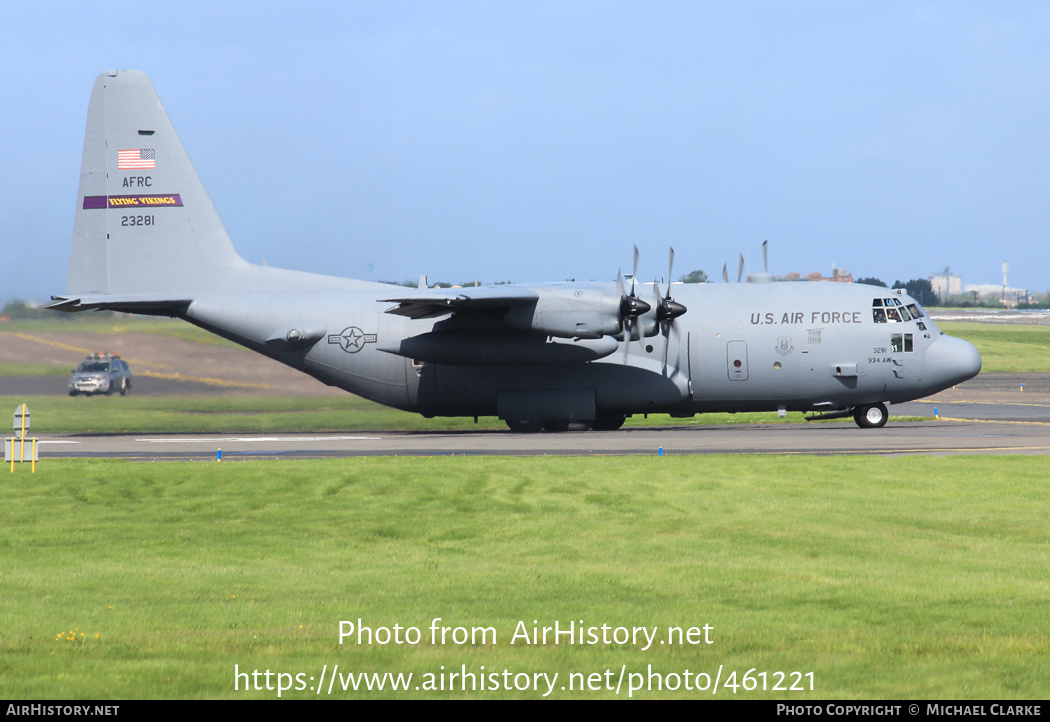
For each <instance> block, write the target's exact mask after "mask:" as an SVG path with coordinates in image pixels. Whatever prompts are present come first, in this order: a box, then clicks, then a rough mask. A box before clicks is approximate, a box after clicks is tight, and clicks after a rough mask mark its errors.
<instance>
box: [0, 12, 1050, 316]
mask: <svg viewBox="0 0 1050 722" xmlns="http://www.w3.org/2000/svg"><path fill="white" fill-rule="evenodd" d="M1048 39H1050V3H1046V2H1003V1H998V2H982V3H976V2H957V1H952V2H919V1H915V0H911V1H908V2H887V1H881V2H875V3H871V2H869V3H861V2H848V1H844V0H834V1H830V2H776V3H774V2H742V1H740V0H734V1H733V2H719V3H708V2H697V1H693V2H613V1H610V0H601V1H595V2H572V1H570V0H561V1H559V2H538V1H536V0H530V1H528V2H525V1H522V2H497V1H494V0H487V1H484V2H451V1H441V0H426V1H423V2H357V1H354V0H342V1H340V2H332V3H320V2H300V3H287V2H285V3H269V2H258V1H256V2H244V3H236V2H221V3H216V2H212V1H209V2H185V1H184V2H179V3H164V4H160V3H141V2H136V3H124V2H107V3H101V4H90V3H87V4H85V3H72V2H69V3H54V2H46V1H45V2H25V3H9V4H8V5H6V6H5V10H4V18H3V22H2V24H0V62H2V65H3V67H5V68H7V71H6V72H5V75H4V79H3V81H2V82H3V93H2V95H0V134H2V143H0V167H2V168H3V170H4V172H3V174H2V176H0V234H2V235H0V244H2V247H0V251H2V253H3V259H2V260H0V301H2V300H10V299H12V298H29V299H36V300H44V299H46V298H47V297H48V296H49V295H51V294H52V293H59V292H62V291H64V290H65V285H66V267H67V264H68V261H69V243H70V237H71V234H72V227H73V211H74V205H75V202H76V194H77V183H78V178H79V172H80V158H81V149H82V143H83V132H84V121H85V117H86V113H87V103H88V97H89V95H90V93H91V88H92V85H93V83H94V78H95V76H96V75H98V74H99V73H101V72H103V71H105V70H109V69H115V68H133V69H138V70H142V71H145V72H146V73H147V74H148V75H149V76H150V77H151V78H152V80H153V84H154V86H155V87H156V89H157V91H158V93H159V94H160V97H161V100H162V101H163V102H164V105H165V107H166V108H167V110H168V113H169V115H170V116H171V118H172V120H173V121H174V123H175V127H176V129H177V130H178V132H179V134H180V135H181V137H182V140H183V142H184V144H185V145H186V147H187V149H188V151H189V153H190V156H191V157H192V158H193V160H194V163H195V165H196V166H197V170H198V171H199V172H200V175H201V177H202V179H203V181H204V184H205V186H206V187H207V188H208V190H209V192H210V193H211V196H212V199H213V200H214V202H215V204H216V206H217V208H218V210H219V213H220V214H221V215H222V218H223V220H224V222H225V223H226V227H227V229H228V230H229V232H230V235H231V237H232V238H233V240H234V243H235V244H236V245H237V248H238V250H239V251H240V252H241V254H242V255H243V256H244V257H245V258H247V259H248V260H249V261H252V262H261V261H262V260H263V259H267V260H268V261H269V263H270V264H271V265H274V266H284V267H290V268H296V269H300V270H307V271H314V272H321V273H331V274H334V275H342V276H352V277H356V278H367V279H372V280H395V281H397V280H404V279H415V278H417V277H418V276H419V275H420V274H423V273H426V274H428V275H429V277H430V279H431V281H437V280H445V281H451V282H462V281H467V280H471V279H478V280H481V281H482V282H494V281H503V280H510V281H515V282H529V281H549V280H563V279H567V278H576V279H581V280H582V279H608V280H611V279H614V278H615V276H616V271H617V269H618V268H621V267H622V268H623V269H624V270H627V269H628V268H629V267H630V263H631V247H632V245H633V244H637V245H638V247H639V248H640V249H641V254H642V256H641V259H642V260H641V266H640V268H639V275H640V276H641V277H643V278H645V279H650V278H653V277H657V276H659V277H663V276H665V275H666V273H667V267H666V263H667V247H668V246H674V248H675V251H676V264H675V272H674V275H675V276H676V277H678V276H680V275H682V274H685V273H686V272H688V271H690V270H693V269H704V270H706V271H707V272H708V273H709V274H710V275H711V276H712V277H716V276H718V275H719V274H720V273H721V269H722V264H723V263H726V262H728V263H729V266H730V269H731V271H730V273H731V275H733V276H735V265H736V258H737V254H738V253H740V252H743V253H744V255H745V257H749V258H750V268H752V269H753V270H759V267H760V265H761V250H760V248H761V243H762V241H763V240H765V239H769V242H770V269H769V270H770V271H771V272H773V273H776V274H787V273H789V272H792V271H797V272H800V273H802V274H807V273H810V272H812V271H820V272H822V273H824V274H825V275H829V274H830V273H831V269H832V264H834V265H835V266H837V267H840V268H845V269H847V270H849V271H850V272H852V273H853V275H854V276H855V277H861V276H876V277H879V278H881V279H882V280H884V281H886V282H887V283H892V282H893V281H894V280H897V279H900V280H905V281H906V280H909V279H912V278H925V277H927V276H928V275H929V274H931V273H936V272H940V271H942V270H943V269H944V268H945V267H946V266H950V267H951V270H952V272H953V273H956V274H958V275H961V276H962V278H963V282H964V283H1000V282H1001V280H1002V278H1001V266H1002V263H1003V262H1004V261H1007V262H1009V264H1010V273H1009V281H1010V285H1011V286H1016V287H1020V288H1029V289H1031V290H1040V291H1041V290H1045V289H1047V288H1050V242H1048V240H1050V239H1048V229H1050V177H1048V174H1050V152H1048V144H1050V92H1048V91H1050V41H1048Z"/></svg>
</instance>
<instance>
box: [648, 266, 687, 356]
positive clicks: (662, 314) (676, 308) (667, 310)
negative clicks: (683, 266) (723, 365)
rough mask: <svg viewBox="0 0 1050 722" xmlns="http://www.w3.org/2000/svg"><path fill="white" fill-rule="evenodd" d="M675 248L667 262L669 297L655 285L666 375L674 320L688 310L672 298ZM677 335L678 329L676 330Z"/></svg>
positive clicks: (657, 317)
mask: <svg viewBox="0 0 1050 722" xmlns="http://www.w3.org/2000/svg"><path fill="white" fill-rule="evenodd" d="M673 268H674V248H672V249H671V253H670V257H669V260H668V262H667V279H668V281H667V295H666V296H661V295H660V284H659V283H656V282H654V283H653V292H654V293H655V294H656V322H657V324H659V328H660V333H661V334H662V335H663V337H664V373H667V348H668V346H670V340H671V330H672V329H674V320H675V319H676V318H678V317H679V316H681V315H682V314H683V313H685V312H686V311H687V310H688V309H686V307H685V306H683V305H682V304H680V303H678V301H675V300H674V299H673V298H671V280H670V279H672V278H674V276H673V275H672V269H673ZM675 333H677V329H675Z"/></svg>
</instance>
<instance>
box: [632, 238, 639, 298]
mask: <svg viewBox="0 0 1050 722" xmlns="http://www.w3.org/2000/svg"><path fill="white" fill-rule="evenodd" d="M637 279H638V246H635V247H634V263H633V264H632V265H631V295H632V296H633V295H634V283H635V281H636V280H637Z"/></svg>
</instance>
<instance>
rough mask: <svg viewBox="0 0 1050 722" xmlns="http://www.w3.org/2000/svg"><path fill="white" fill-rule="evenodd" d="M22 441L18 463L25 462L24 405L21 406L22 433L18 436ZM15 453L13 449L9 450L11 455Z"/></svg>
mask: <svg viewBox="0 0 1050 722" xmlns="http://www.w3.org/2000/svg"><path fill="white" fill-rule="evenodd" d="M19 436H20V437H21V439H22V453H21V456H20V458H19V461H22V462H24V461H25V460H26V405H25V404H24V403H23V404H22V433H21V434H19ZM14 453H15V450H14V449H11V454H12V455H13V454H14Z"/></svg>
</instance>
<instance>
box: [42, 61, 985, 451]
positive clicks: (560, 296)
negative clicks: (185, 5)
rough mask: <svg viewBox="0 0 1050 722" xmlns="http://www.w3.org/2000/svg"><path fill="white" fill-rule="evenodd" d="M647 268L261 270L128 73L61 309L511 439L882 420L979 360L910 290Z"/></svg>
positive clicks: (110, 92)
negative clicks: (409, 279)
mask: <svg viewBox="0 0 1050 722" xmlns="http://www.w3.org/2000/svg"><path fill="white" fill-rule="evenodd" d="M671 258H672V261H673V251H672V254H671ZM637 259H638V256H637V249H636V250H635V266H636V267H637ZM636 273H637V270H636V269H635V273H634V274H632V275H631V276H628V277H623V276H619V275H618V278H617V281H615V282H611V281H610V282H607V283H551V284H531V285H500V286H491V287H477V288H452V289H440V288H428V287H427V286H426V284H425V282H424V280H423V279H420V284H419V287H418V288H415V289H412V288H405V287H402V286H394V285H389V284H382V283H373V282H368V281H360V280H352V279H344V278H336V277H332V276H325V275H319V274H312V273H304V272H300V271H292V270H285V269H278V268H271V267H269V266H258V265H253V264H250V263H248V262H247V261H245V260H244V259H243V258H242V257H241V256H240V255H239V254H238V253H237V251H236V250H235V249H234V246H233V243H232V241H231V240H230V237H229V236H228V235H227V233H226V229H225V228H224V227H223V224H222V221H221V220H220V219H219V215H218V213H217V212H216V210H215V208H214V206H213V205H212V202H211V200H210V198H209V197H208V195H207V193H206V191H205V190H204V186H203V185H202V184H201V181H200V178H199V177H198V175H197V172H196V170H195V169H194V167H193V164H192V163H191V161H190V159H189V156H188V155H187V154H186V151H185V149H184V148H183V146H182V143H181V141H180V140H179V138H178V136H177V135H176V133H175V130H174V128H173V127H172V124H171V121H170V120H169V119H168V115H167V113H166V111H165V110H164V107H163V106H162V105H161V103H160V99H159V98H158V96H157V94H156V91H155V90H154V89H153V85H152V83H151V82H150V80H149V79H148V78H147V77H146V76H145V75H144V74H143V73H141V72H137V71H123V70H122V71H115V72H107V73H103V74H102V75H100V76H99V77H98V79H97V81H96V82H95V87H94V90H93V92H92V94H91V101H90V105H89V109H88V118H87V128H86V134H85V140H84V155H83V165H82V168H81V176H80V190H79V194H78V196H77V205H76V219H75V225H74V230H73V246H72V254H71V257H70V262H69V277H68V285H67V291H66V293H65V294H63V295H61V296H55V297H53V303H52V304H51V306H50V307H51V308H54V309H58V310H62V311H80V310H85V309H112V310H116V311H126V312H133V313H139V314H152V315H164V316H173V317H177V318H181V319H185V320H186V321H189V322H190V323H192V324H195V325H197V326H200V327H201V328H204V329H206V330H208V331H211V332H213V333H216V334H218V335H220V336H223V337H225V338H227V339H230V340H232V341H235V342H237V343H239V344H242V345H244V346H246V347H248V348H249V349H252V350H253V351H257V352H259V353H262V354H265V355H267V356H269V357H271V358H274V359H276V360H278V361H280V362H282V363H285V364H287V365H289V366H292V367H293V368H296V369H299V370H300V371H303V372H305V373H307V374H310V375H311V376H314V377H315V378H317V379H319V380H320V381H322V382H324V383H326V384H330V385H334V386H338V387H340V388H342V389H345V390H347V391H349V392H352V393H354V394H358V395H360V396H363V397H365V398H368V399H372V400H374V401H377V402H379V403H382V404H386V405H388V406H393V407H396V408H399V409H404V410H407V411H414V412H418V413H420V414H422V415H424V416H428V417H431V416H474V417H477V416H491V415H496V416H498V417H499V418H501V419H504V420H506V422H507V425H508V426H509V427H510V428H511V429H513V430H515V431H533V430H539V429H541V428H542V429H548V430H562V429H565V428H567V427H568V425H569V423H570V422H582V423H585V424H589V425H590V426H591V428H594V429H616V428H619V427H620V426H621V425H622V424H623V422H624V419H625V418H626V417H627V416H630V415H632V414H641V413H667V414H670V415H672V416H677V417H688V416H692V415H694V414H697V413H703V412H713V411H722V412H740V411H780V412H781V413H783V412H786V411H803V412H811V413H814V414H816V415H817V416H818V417H836V416H842V417H845V416H853V417H854V418H855V420H856V422H857V424H858V425H860V426H862V427H880V426H883V425H884V424H885V423H886V419H887V410H886V405H887V404H893V403H900V402H904V401H910V400H913V399H917V398H921V397H923V396H927V395H930V394H933V393H936V392H938V391H940V390H942V389H945V388H947V387H950V386H952V385H953V384H957V383H960V382H962V381H965V380H966V379H969V378H971V377H973V376H975V375H976V374H977V373H978V372H979V371H980V368H981V357H980V354H979V353H978V352H977V349H976V348H974V346H972V345H971V344H969V343H967V342H965V341H963V340H960V339H957V338H953V337H950V336H947V335H945V334H944V333H942V332H941V331H940V330H939V329H938V328H937V327H936V325H935V324H934V323H933V321H932V320H931V319H930V318H929V317H928V316H927V315H926V314H925V313H924V312H923V310H922V308H920V306H919V305H918V304H917V303H916V302H915V301H914V300H913V299H911V298H909V297H908V296H907V295H906V294H904V293H902V292H901V291H900V290H892V291H891V290H888V289H885V288H877V287H874V286H867V285H861V284H843V283H775V282H772V277H771V276H770V275H769V274H768V273H758V274H754V275H753V276H750V277H749V278H748V281H749V282H747V283H739V282H738V283H721V284H718V283H713V284H689V285H678V284H676V285H675V286H674V287H673V289H672V286H671V285H670V284H667V285H666V286H661V285H660V284H658V283H654V284H641V283H638V282H637V281H636V279H635V275H636ZM668 280H670V269H669V275H668ZM723 280H724V281H727V280H728V279H727V278H726V273H725V271H724V270H723ZM737 280H738V281H739V280H740V278H739V275H738V279H737ZM672 293H673V295H674V297H672Z"/></svg>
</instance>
